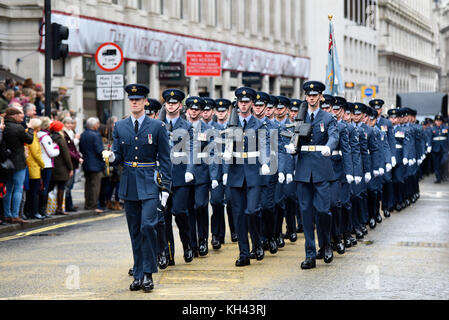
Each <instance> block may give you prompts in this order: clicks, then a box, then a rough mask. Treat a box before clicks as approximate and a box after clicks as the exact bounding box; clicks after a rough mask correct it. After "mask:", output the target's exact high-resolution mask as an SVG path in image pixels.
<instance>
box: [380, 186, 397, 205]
mask: <svg viewBox="0 0 449 320" xmlns="http://www.w3.org/2000/svg"><path fill="white" fill-rule="evenodd" d="M393 208H394V189H393V181H385V182H384V184H383V186H382V210H383V211H385V210H388V211H392V209H393Z"/></svg>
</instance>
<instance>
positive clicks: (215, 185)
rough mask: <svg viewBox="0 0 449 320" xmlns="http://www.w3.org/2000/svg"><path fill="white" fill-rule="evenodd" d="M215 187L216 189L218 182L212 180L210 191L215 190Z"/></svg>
mask: <svg viewBox="0 0 449 320" xmlns="http://www.w3.org/2000/svg"><path fill="white" fill-rule="evenodd" d="M216 187H218V181H217V180H212V189H215V188H216Z"/></svg>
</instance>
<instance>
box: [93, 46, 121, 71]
mask: <svg viewBox="0 0 449 320" xmlns="http://www.w3.org/2000/svg"><path fill="white" fill-rule="evenodd" d="M95 61H96V62H97V65H98V67H99V68H100V69H101V70H103V71H105V72H113V71H116V70H117V69H119V68H120V67H121V66H122V64H123V61H124V56H123V51H122V48H120V46H119V45H118V44H116V43H113V42H107V43H103V44H102V45H100V46H99V47H98V49H97V52H96V53H95Z"/></svg>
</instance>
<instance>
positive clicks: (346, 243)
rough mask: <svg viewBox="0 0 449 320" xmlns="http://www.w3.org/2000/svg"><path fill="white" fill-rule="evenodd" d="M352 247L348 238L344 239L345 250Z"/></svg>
mask: <svg viewBox="0 0 449 320" xmlns="http://www.w3.org/2000/svg"><path fill="white" fill-rule="evenodd" d="M351 247H352V241H351V239H350V238H346V239H345V248H351Z"/></svg>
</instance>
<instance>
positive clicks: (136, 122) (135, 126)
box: [134, 120, 139, 134]
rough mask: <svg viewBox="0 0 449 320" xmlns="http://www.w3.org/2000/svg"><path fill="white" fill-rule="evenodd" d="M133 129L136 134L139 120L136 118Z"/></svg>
mask: <svg viewBox="0 0 449 320" xmlns="http://www.w3.org/2000/svg"><path fill="white" fill-rule="evenodd" d="M134 131H135V132H136V134H137V133H138V132H139V121H137V120H136V121H135V122H134Z"/></svg>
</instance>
